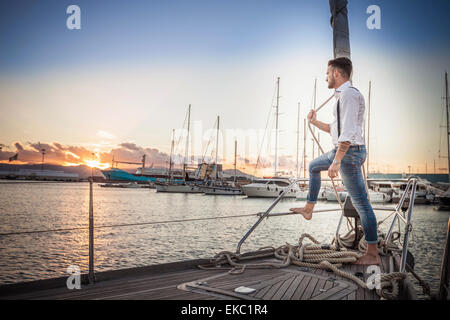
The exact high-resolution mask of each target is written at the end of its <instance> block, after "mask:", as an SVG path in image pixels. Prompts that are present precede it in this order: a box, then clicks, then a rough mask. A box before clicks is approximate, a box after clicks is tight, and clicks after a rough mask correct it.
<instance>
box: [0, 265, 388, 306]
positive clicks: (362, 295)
mask: <svg viewBox="0 0 450 320" xmlns="http://www.w3.org/2000/svg"><path fill="white" fill-rule="evenodd" d="M264 261H268V260H264ZM254 262H261V260H255V261H254ZM197 264H198V261H191V262H189V261H184V262H180V263H171V264H166V265H159V266H154V267H152V266H150V267H144V268H135V269H127V270H125V271H112V272H104V273H98V274H97V279H100V281H98V282H96V283H95V284H94V285H87V284H84V285H82V287H81V289H78V290H77V289H72V290H69V289H67V288H66V287H65V281H66V278H59V285H58V287H54V286H55V285H54V284H53V288H52V286H49V285H48V283H50V282H51V280H50V281H47V280H44V281H38V282H31V283H28V284H18V285H7V286H2V287H0V299H52V300H53V299H82V300H84V299H93V300H103V299H128V300H133V299H140V300H145V299H149V300H157V299H163V300H171V299H176V300H211V299H227V300H233V299H245V300H249V299H250V300H254V299H261V300H328V299H331V300H378V299H379V297H378V295H377V294H376V293H375V292H374V291H373V290H366V289H363V288H361V287H359V286H358V285H356V284H355V283H354V282H353V281H351V280H348V279H344V278H341V277H338V276H336V275H335V274H334V273H333V272H328V271H324V270H319V269H309V268H303V267H297V266H289V267H287V268H282V269H247V270H245V271H244V272H243V273H242V274H237V275H233V274H229V273H228V272H227V270H223V269H220V270H202V269H199V268H197V267H196V266H197ZM387 267H388V261H387V259H383V266H382V268H381V269H382V272H385V270H387ZM366 269H367V267H366V266H357V265H346V266H345V267H344V268H343V270H346V271H348V272H351V273H353V274H357V275H359V276H361V278H362V279H364V280H367V277H368V276H369V274H367V273H365V271H366ZM55 280H56V279H55ZM53 283H54V281H53ZM241 286H244V287H247V288H251V289H254V291H253V292H251V293H248V294H243V293H237V292H235V289H236V288H237V287H241Z"/></svg>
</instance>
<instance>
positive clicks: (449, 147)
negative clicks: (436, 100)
mask: <svg viewBox="0 0 450 320" xmlns="http://www.w3.org/2000/svg"><path fill="white" fill-rule="evenodd" d="M445 108H446V109H447V160H448V179H449V180H448V181H449V182H450V140H449V134H450V129H449V118H448V113H449V111H448V76H447V71H446V72H445Z"/></svg>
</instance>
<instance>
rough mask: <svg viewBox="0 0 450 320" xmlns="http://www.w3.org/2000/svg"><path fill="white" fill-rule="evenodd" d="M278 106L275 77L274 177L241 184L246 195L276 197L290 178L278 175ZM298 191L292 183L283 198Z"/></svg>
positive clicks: (285, 187)
mask: <svg viewBox="0 0 450 320" xmlns="http://www.w3.org/2000/svg"><path fill="white" fill-rule="evenodd" d="M279 107H280V78H279V77H278V79H277V105H276V112H275V165H274V177H273V178H268V179H258V180H255V181H253V182H252V183H250V184H247V185H244V186H242V187H241V188H242V191H243V192H244V194H245V195H246V196H247V197H261V198H276V197H278V196H279V195H280V194H281V193H282V192H283V191H284V190H285V189H287V188H288V187H289V186H290V184H291V180H290V179H289V178H281V177H278V172H277V166H278V114H279V112H278V111H279ZM298 191H299V188H298V185H296V184H294V185H293V186H291V187H290V188H289V189H288V190H287V191H286V193H285V195H284V197H285V198H295V197H296V194H297V192H298Z"/></svg>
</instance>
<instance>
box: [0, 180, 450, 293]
mask: <svg viewBox="0 0 450 320" xmlns="http://www.w3.org/2000/svg"><path fill="white" fill-rule="evenodd" d="M0 186H1V188H2V191H3V192H2V197H1V199H0V203H1V204H2V206H4V205H5V203H6V201H8V199H9V198H10V197H11V194H17V191H18V190H23V188H24V186H23V184H21V183H20V182H18V183H16V184H15V183H8V184H7V185H4V184H2V185H0ZM25 187H26V189H25V190H26V191H27V192H26V193H22V194H23V196H22V198H20V199H17V200H18V202H20V203H21V206H15V207H14V208H10V210H9V211H8V215H7V216H6V218H7V219H8V220H5V216H3V220H2V222H3V223H2V226H1V230H0V233H1V234H2V235H1V243H2V244H1V249H2V261H3V262H4V264H3V265H2V266H1V268H2V270H3V272H2V275H1V278H0V282H1V284H2V286H1V287H0V288H2V287H3V291H1V292H2V296H3V298H5V297H8V295H10V294H12V292H16V291H15V290H13V288H14V287H12V288H11V289H8V290H6V291H5V288H7V286H8V285H10V286H11V285H13V286H14V284H16V285H18V284H19V285H20V284H21V283H24V282H27V283H28V284H29V285H31V284H32V283H33V282H34V281H37V280H43V279H50V280H51V279H55V278H62V279H63V281H62V282H63V283H65V280H67V277H68V276H69V274H68V273H67V267H68V266H73V265H74V266H77V267H79V269H80V272H81V274H87V273H88V265H89V263H88V261H89V254H88V250H87V249H88V246H87V245H86V241H87V238H88V228H87V227H86V224H87V219H86V210H87V208H88V207H89V184H88V183H75V184H73V183H71V184H67V183H63V184H61V183H59V184H58V183H54V184H46V183H34V184H33V183H30V184H28V185H26V186H25ZM56 190H59V194H60V195H59V197H55V191H56ZM94 196H95V202H94V203H95V205H94V212H95V226H96V229H95V273H96V274H98V281H102V280H101V279H102V275H103V274H105V276H106V275H107V276H106V278H105V281H106V279H110V280H111V281H112V280H114V279H116V280H115V281H117V279H121V277H122V276H120V277H119V278H116V276H118V275H121V274H122V273H121V272H123V276H124V277H125V278H126V277H130V276H132V277H133V276H134V274H135V273H136V274H137V270H141V269H142V270H148V271H147V272H148V276H150V278H151V277H154V279H155V281H156V279H158V281H161V282H164V280H163V279H164V276H163V274H161V275H160V274H159V273H158V272H163V271H162V270H164V267H163V266H164V265H166V264H168V265H172V266H173V268H174V269H170V270H172V271H170V272H168V274H167V276H171V277H172V276H173V273H172V272H180V271H181V270H184V269H183V268H188V269H189V270H191V271H192V274H191V275H190V276H189V278H186V279H185V278H184V277H181V275H180V277H181V278H178V280H176V278H175V279H173V280H171V281H173V283H174V286H175V284H176V285H179V284H182V283H185V282H188V280H190V281H192V280H195V279H202V278H207V277H210V276H212V275H218V274H224V271H223V270H220V272H218V271H217V272H213V274H211V271H201V270H199V269H197V265H200V264H206V263H207V262H208V261H209V258H211V257H213V256H214V255H215V254H217V253H218V252H220V251H224V250H234V249H233V248H234V247H235V246H236V244H237V242H238V241H239V239H240V237H241V236H242V235H243V234H244V233H245V232H246V230H247V229H248V228H249V227H250V226H251V225H252V224H253V223H254V221H255V219H256V215H255V213H257V212H262V211H265V210H266V209H267V207H268V206H269V205H270V204H271V203H272V201H273V199H266V198H247V197H246V196H233V197H228V196H207V195H203V194H182V193H177V194H169V193H158V192H156V190H155V189H142V190H141V189H122V188H117V189H116V188H113V189H109V188H101V187H100V184H94ZM37 199H42V201H40V202H36V201H37ZM296 202H298V201H297V200H295V199H292V198H287V199H284V200H282V201H281V202H280V203H279V205H278V206H277V208H276V209H277V210H276V211H277V212H283V211H284V212H285V211H287V210H288V209H289V208H290V207H291V206H292V205H294V204H295V203H296ZM39 203H40V204H39ZM61 203H66V204H67V203H73V204H75V203H76V204H80V207H81V208H84V210H83V209H81V210H80V208H79V207H78V206H73V205H72V206H68V207H65V206H64V208H65V209H64V210H55V211H52V212H48V210H47V207H48V206H49V205H51V206H52V207H55V208H56V207H58V206H60V205H61ZM131 204H132V208H133V210H130V209H131V208H130V205H131ZM31 207H32V208H33V215H30V214H29V210H30V209H29V208H31ZM69 207H70V209H69ZM321 207H322V208H330V209H331V208H336V203H327V202H326V201H322V202H321ZM236 213H239V217H236ZM388 214H389V212H387V211H379V212H377V218H378V219H379V220H382V219H383V218H386V217H387V216H388ZM69 217H70V219H68V218H69ZM339 217H340V212H337V211H335V212H323V213H318V214H317V216H316V217H315V220H313V221H312V223H308V222H306V221H305V220H303V219H300V217H299V216H298V215H292V216H287V217H282V218H269V219H268V220H265V221H264V222H263V223H262V224H261V226H260V227H259V229H258V230H257V232H255V233H254V235H252V237H250V238H249V240H248V242H247V243H246V244H245V247H244V248H243V250H244V249H245V251H251V250H256V249H258V248H261V247H265V246H268V245H273V244H280V245H281V244H283V243H284V242H289V243H292V244H295V243H296V241H297V240H298V237H299V236H300V235H301V234H302V233H304V232H307V233H309V234H314V235H315V236H316V237H317V240H319V241H321V242H327V241H328V240H329V239H331V238H332V237H333V235H334V232H335V228H336V225H337V224H338V221H339ZM30 218H31V220H30ZM25 219H27V220H28V225H27V224H24V223H22V224H21V227H20V228H18V227H17V225H16V224H17V222H18V221H25ZM446 220H448V213H447V212H445V211H437V210H434V209H433V207H432V206H427V205H416V206H415V208H414V215H413V218H412V223H413V226H414V229H413V230H414V231H413V234H414V235H413V236H412V238H411V240H410V241H411V243H410V249H409V250H411V252H414V258H415V270H417V272H420V275H421V277H422V278H423V279H424V281H426V282H427V283H430V284H431V289H432V290H434V291H436V290H438V287H437V286H438V283H439V272H440V267H441V259H440V258H441V256H442V253H443V250H444V242H445V237H446V224H445V223H446ZM50 221H52V222H50ZM74 226H77V228H73V227H74ZM286 226H289V227H288V228H286ZM324 226H326V227H324ZM438 226H439V227H438ZM387 227H388V225H386V226H384V228H383V229H384V230H386V229H387ZM72 229H73V230H72ZM430 229H433V230H436V232H434V233H430V232H429V231H428V230H430ZM9 230H15V231H17V232H13V233H12V234H7V233H8V231H9ZM46 230H53V231H48V232H45V231H46ZM33 231H41V232H36V233H35V232H33ZM15 233H17V234H15ZM174 234H175V235H176V237H173V236H172V235H174ZM30 244H31V245H30ZM25 246H26V249H25ZM17 248H24V249H25V250H20V251H17ZM68 252H70V254H68ZM6 261H7V263H6ZM182 261H186V262H184V263H183V264H181V266H182V268H181V266H178V267H177V263H181V262H182ZM187 261H191V263H190V264H189V263H187ZM158 265H161V267H160V268H159V269H158ZM149 266H152V267H149ZM161 268H162V269H161ZM180 268H181V269H180ZM361 268H363V269H364V268H367V267H361ZM290 269H292V267H290ZM121 270H122V271H121ZM125 270H128V271H125ZM132 270H135V271H136V272H134V271H132ZM157 270H160V271H157ZM195 270H197V271H195ZM263 270H264V269H263ZM358 270H359V269H358ZM358 270H356V269H355V270H354V271H353V274H355V273H357V272H360V271H361V270H359V271H358ZM261 271H262V270H261ZM261 271H260V272H261ZM114 272H115V273H114ZM140 272H141V271H139V274H141V273H140ZM208 272H209V273H208ZM251 272H256V271H251ZM273 272H274V271H271V272H269V274H270V275H273V276H274V278H276V277H278V276H280V274H273ZM285 272H288V271H283V272H282V273H281V274H284V273H285ZM163 273H164V272H163ZM225 273H226V272H225ZM314 273H315V272H314ZM244 274H245V273H244ZM264 274H265V273H264ZM317 274H318V275H319V279H321V278H320V276H324V275H327V273H326V272H325V271H323V272H322V273H317ZM363 274H364V273H363ZM112 275H115V276H114V277H112ZM144 275H147V273H143V276H144ZM266 275H267V274H266ZM267 276H268V275H267ZM111 277H112V278H111ZM146 277H147V276H146ZM196 277H198V278H196ZM366 277H367V274H366ZM146 279H147V278H146ZM239 279H240V278H239ZM50 280H49V281H50ZM138 280H139V278H137V279H136V281H138ZM184 280H186V281H184ZM294 280H295V279H292V281H294ZM146 281H147V280H146ZM177 281H178V282H177ZM183 281H184V282H183ZM230 281H231V280H230ZM414 281H415V279H412V280H411V282H412V284H413V286H414V288H415V291H416V292H417V294H418V297H419V298H420V299H427V298H429V297H428V296H426V295H424V294H423V293H422V288H421V286H420V285H419V284H418V283H417V281H416V282H414ZM100 283H102V282H100ZM113 283H116V282H114V281H113ZM146 283H147V282H146ZM152 283H153V282H152ZM152 283H149V285H150V286H152V285H153V284H152ZM321 283H322V282H321ZM322 284H323V285H326V284H325V283H322ZM5 285H6V287H5ZM84 286H85V285H83V287H84ZM19 288H20V286H19ZM101 288H102V289H98V290H100V291H98V290H97V289H95V286H94V287H93V288H92V289H93V290H94V292H99V293H98V295H99V296H98V297H102V293H101V292H103V290H104V288H103V287H101ZM139 288H141V287H140V286H138V287H136V290H137V291H140V290H138V289H139ZM155 288H157V285H156V287H155ZM352 288H353V287H352ZM141 289H142V288H141ZM318 289H319V288H318ZM318 289H317V290H318ZM11 290H12V291H11ZM117 290H118V292H119V293H120V292H121V289H119V287H118V289H117ZM8 291H9V292H10V294H8ZM29 291H30V293H29V295H28V294H25V293H24V292H23V291H20V290H19V291H17V295H16V298H21V297H22V298H26V297H29V298H32V297H35V298H39V296H40V295H39V293H36V292H35V291H34V290H29ZM172 291H175V292H173V293H172V294H173V295H174V297H175V298H176V297H178V298H179V299H182V298H183V297H185V298H189V296H188V295H187V293H186V292H184V293H183V292H182V291H180V292H178V293H176V290H172ZM20 292H21V293H20ZM58 292H64V296H65V297H66V298H71V297H72V298H88V297H90V296H89V295H90V294H91V291H90V290H89V291H87V292H86V294H88V295H87V296H85V297H84V296H83V293H81V292H78V293H76V292H68V291H67V288H65V289H63V290H62V291H58ZM83 292H84V291H83ZM112 292H114V294H112V293H111V296H108V295H106V296H103V297H104V298H108V297H109V298H113V299H114V298H120V294H119V295H118V296H116V294H117V292H116V291H112ZM132 292H133V291H131V292H129V294H126V295H124V296H123V298H125V299H126V298H132ZM151 292H153V295H150V296H147V298H152V297H153V298H158V299H159V298H162V299H164V298H165V297H166V298H169V295H166V294H161V295H160V296H158V294H157V292H158V291H151ZM358 292H359V291H358ZM19 293H20V294H19ZM5 294H7V295H6V296H5ZM42 294H44V295H43V296H42V298H51V297H52V296H46V294H47V293H45V292H44V293H42ZM55 294H56V293H55ZM197 294H198V293H197ZM371 294H373V292H372V293H371ZM361 295H362V296H364V293H357V296H358V297H360V298H361ZM11 297H13V296H11ZM53 297H54V298H57V297H58V296H57V295H55V296H53ZM61 297H63V296H61ZM92 297H96V296H95V295H93V296H92ZM140 297H141V298H145V295H141V296H140ZM195 297H196V298H199V299H201V298H202V297H201V296H199V295H194V296H192V297H191V298H195ZM203 298H207V297H206V296H205V297H203ZM349 298H350V299H351V298H352V296H350V297H349ZM354 298H355V299H356V296H355V297H354ZM374 298H375V296H372V298H371V299H374Z"/></svg>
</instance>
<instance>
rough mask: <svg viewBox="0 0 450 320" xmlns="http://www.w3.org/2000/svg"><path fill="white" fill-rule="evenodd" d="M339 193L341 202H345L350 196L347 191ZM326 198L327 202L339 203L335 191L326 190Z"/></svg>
mask: <svg viewBox="0 0 450 320" xmlns="http://www.w3.org/2000/svg"><path fill="white" fill-rule="evenodd" d="M337 193H338V195H339V199H340V200H341V202H344V201H345V198H346V197H347V194H348V193H347V191H337ZM324 196H325V198H326V199H327V201H336V202H337V201H338V200H337V197H336V192H335V191H334V189H327V190H325V192H324Z"/></svg>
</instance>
